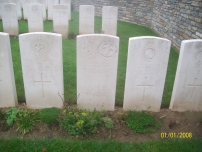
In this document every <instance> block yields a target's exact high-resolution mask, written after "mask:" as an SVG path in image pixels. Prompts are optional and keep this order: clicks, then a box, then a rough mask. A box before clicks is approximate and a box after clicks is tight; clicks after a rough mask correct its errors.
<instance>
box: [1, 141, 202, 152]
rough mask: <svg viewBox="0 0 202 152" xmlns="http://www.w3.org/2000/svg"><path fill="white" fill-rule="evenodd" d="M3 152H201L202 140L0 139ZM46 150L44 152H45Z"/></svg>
mask: <svg viewBox="0 0 202 152" xmlns="http://www.w3.org/2000/svg"><path fill="white" fill-rule="evenodd" d="M0 143H1V144H0V151H1V152H41V151H42V152H200V151H202V139H198V140H197V139H187V140H174V139H173V140H158V141H150V142H145V143H123V142H116V141H111V140H107V141H95V140H89V141H78V140H75V141H69V140H68V139H44V140H42V139H40V140H39V139H0ZM43 150H44V151H43Z"/></svg>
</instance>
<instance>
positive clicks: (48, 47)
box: [19, 32, 64, 109]
mask: <svg viewBox="0 0 202 152" xmlns="http://www.w3.org/2000/svg"><path fill="white" fill-rule="evenodd" d="M19 42H20V54H21V62H22V71H23V80H24V87H25V96H26V103H27V107H28V108H33V109H40V108H47V107H57V108H62V107H63V100H64V85H63V63H62V36H61V34H53V33H45V32H36V33H27V34H21V35H20V36H19Z"/></svg>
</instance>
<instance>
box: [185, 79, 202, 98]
mask: <svg viewBox="0 0 202 152" xmlns="http://www.w3.org/2000/svg"><path fill="white" fill-rule="evenodd" d="M196 80H197V78H195V81H194V84H188V87H192V91H191V100H193V94H194V91H195V88H197V87H201V86H202V85H196Z"/></svg>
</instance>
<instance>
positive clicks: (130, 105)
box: [0, 32, 202, 112]
mask: <svg viewBox="0 0 202 152" xmlns="http://www.w3.org/2000/svg"><path fill="white" fill-rule="evenodd" d="M19 43H20V54H21V63H22V72H23V80H24V88H25V96H26V104H27V107H28V108H33V109H40V108H47V107H57V108H62V107H63V102H64V84H63V61H62V58H63V57H62V36H61V35H60V34H53V33H44V32H37V33H27V34H21V35H19ZM0 46H1V47H0V73H1V75H0V107H11V106H15V105H16V104H17V96H16V88H15V81H14V74H13V66H12V59H11V50H10V41H9V35H8V34H7V33H0ZM170 46H171V42H170V41H169V40H167V39H163V38H158V37H148V36H147V37H134V38H130V39H129V47H128V60H127V71H126V83H125V93H124V102H123V109H124V110H137V111H141V110H146V111H156V112H157V111H159V110H160V106H161V101H162V94H163V89H164V83H165V77H166V71H167V65H168V59H169V53H170ZM76 48H77V105H78V108H80V109H89V110H93V109H94V108H96V109H97V110H102V109H105V110H114V106H115V92H116V81H117V66H118V54H119V38H118V37H116V36H110V35H105V34H88V35H80V36H77V46H76ZM170 109H172V110H175V111H186V110H194V111H201V110H202V40H185V41H183V42H182V46H181V50H180V57H179V62H178V68H177V73H176V78H175V84H174V88H173V93H172V100H171V103H170Z"/></svg>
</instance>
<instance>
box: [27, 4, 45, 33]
mask: <svg viewBox="0 0 202 152" xmlns="http://www.w3.org/2000/svg"><path fill="white" fill-rule="evenodd" d="M28 29H29V32H43V13H42V5H41V4H36V3H35V4H30V5H29V15H28Z"/></svg>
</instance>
